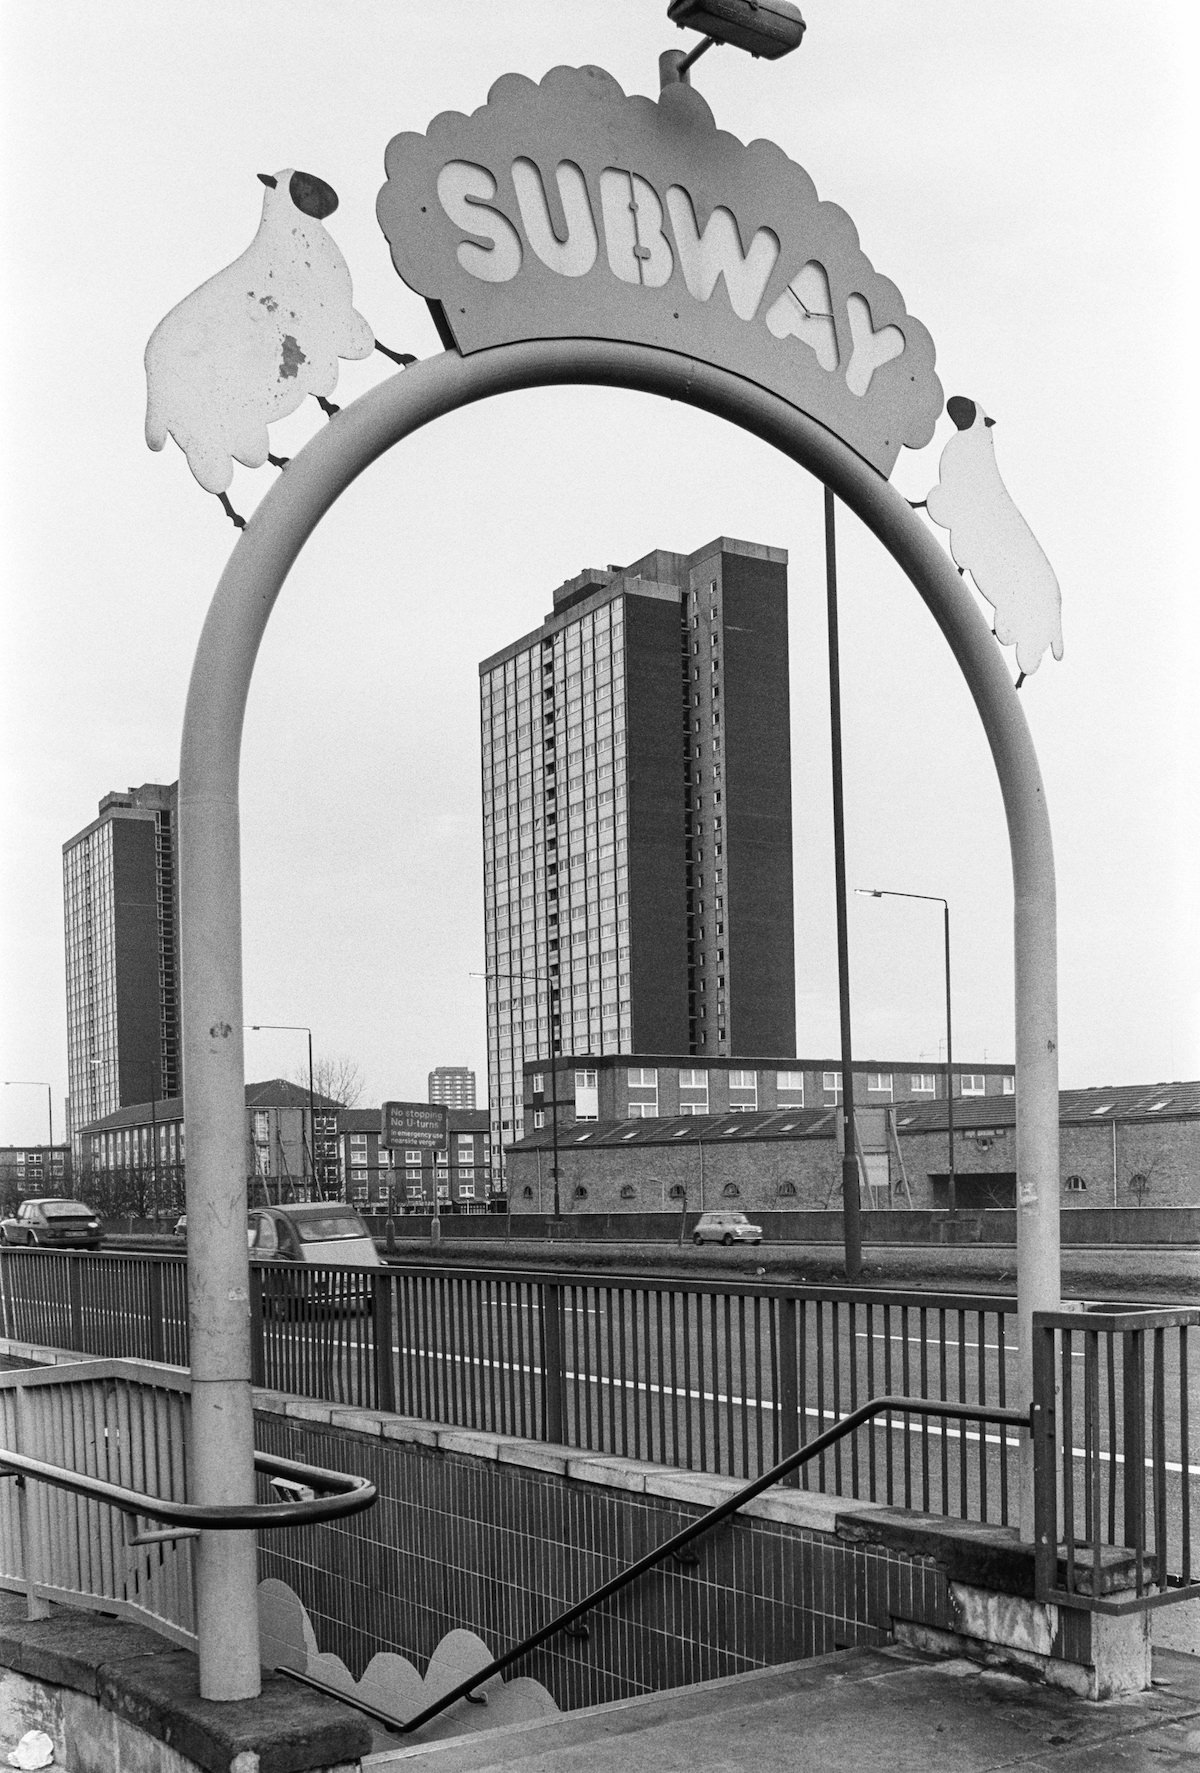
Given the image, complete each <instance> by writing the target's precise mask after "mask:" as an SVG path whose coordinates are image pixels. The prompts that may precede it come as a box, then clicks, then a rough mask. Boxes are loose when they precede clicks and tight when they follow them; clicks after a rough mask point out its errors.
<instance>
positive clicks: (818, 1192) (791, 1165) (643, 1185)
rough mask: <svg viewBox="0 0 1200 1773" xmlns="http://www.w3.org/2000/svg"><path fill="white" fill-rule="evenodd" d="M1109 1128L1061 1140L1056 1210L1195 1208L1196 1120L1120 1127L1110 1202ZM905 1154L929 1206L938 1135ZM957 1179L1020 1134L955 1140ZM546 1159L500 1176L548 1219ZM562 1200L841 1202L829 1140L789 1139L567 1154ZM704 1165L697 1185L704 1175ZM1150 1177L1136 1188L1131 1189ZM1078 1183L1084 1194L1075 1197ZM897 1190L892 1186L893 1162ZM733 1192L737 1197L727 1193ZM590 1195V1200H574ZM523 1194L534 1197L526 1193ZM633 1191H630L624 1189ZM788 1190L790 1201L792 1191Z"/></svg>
mask: <svg viewBox="0 0 1200 1773" xmlns="http://www.w3.org/2000/svg"><path fill="white" fill-rule="evenodd" d="M1113 1124H1114V1123H1113V1122H1111V1121H1102V1122H1099V1123H1098V1124H1096V1125H1094V1126H1087V1125H1083V1126H1081V1125H1078V1124H1068V1125H1065V1126H1064V1127H1063V1128H1062V1131H1061V1145H1060V1151H1061V1161H1060V1175H1061V1178H1062V1187H1061V1198H1062V1206H1063V1209H1064V1211H1069V1210H1070V1209H1072V1208H1076V1207H1097V1206H1099V1207H1107V1206H1113V1205H1116V1206H1120V1207H1136V1206H1137V1205H1139V1192H1140V1194H1141V1201H1140V1204H1143V1205H1145V1206H1155V1207H1192V1206H1200V1121H1196V1120H1163V1121H1154V1122H1142V1121H1137V1122H1130V1121H1126V1122H1118V1123H1116V1194H1115V1197H1114V1192H1113ZM901 1149H902V1150H903V1153H904V1163H905V1168H906V1170H907V1174H908V1184H909V1188H910V1190H911V1192H912V1201H913V1205H914V1206H915V1207H932V1206H934V1205H936V1204H938V1203H937V1201H936V1200H935V1195H934V1190H933V1188H932V1186H931V1183H930V1180H929V1178H930V1174H931V1173H932V1174H935V1175H942V1174H944V1173H945V1170H946V1155H947V1154H946V1135H945V1133H944V1132H934V1133H918V1134H903V1133H902V1134H901ZM955 1156H956V1169H957V1170H958V1172H959V1173H960V1174H964V1173H966V1174H995V1173H997V1172H1005V1171H1007V1172H1011V1171H1013V1170H1015V1168H1016V1131H1015V1129H1014V1128H1012V1127H1005V1128H1000V1129H998V1130H997V1131H996V1132H995V1133H994V1134H987V1135H985V1136H984V1137H967V1136H965V1135H963V1134H961V1133H960V1134H959V1135H958V1136H957V1137H956V1140H955ZM550 1165H551V1153H550V1151H549V1150H548V1149H547V1150H542V1151H520V1150H515V1151H511V1152H510V1153H509V1154H508V1177H509V1187H510V1192H511V1196H512V1211H513V1214H514V1215H516V1214H518V1213H521V1212H535V1213H536V1212H546V1211H549V1209H550V1207H551V1205H552V1202H553V1185H552V1182H551V1177H550ZM558 1165H559V1194H560V1198H561V1202H562V1208H563V1211H564V1212H587V1213H620V1212H630V1213H638V1212H662V1211H664V1210H668V1211H669V1210H670V1209H671V1207H672V1204H673V1203H676V1204H677V1202H678V1199H679V1197H678V1196H673V1195H672V1194H671V1190H672V1188H673V1187H676V1186H679V1187H683V1188H684V1189H685V1190H686V1198H687V1205H688V1208H689V1210H691V1211H699V1210H700V1209H701V1207H702V1206H703V1207H719V1206H733V1207H735V1208H738V1209H740V1210H741V1211H743V1212H747V1213H754V1212H766V1211H769V1210H772V1209H781V1208H782V1209H786V1208H791V1207H796V1208H814V1207H825V1206H826V1205H829V1206H836V1205H837V1204H838V1198H839V1197H838V1192H837V1189H838V1184H839V1182H840V1171H839V1159H838V1155H837V1151H836V1148H835V1145H834V1141H833V1140H832V1139H831V1138H820V1137H815V1138H807V1139H796V1140H783V1139H773V1140H755V1141H753V1142H749V1141H743V1140H742V1139H740V1138H739V1139H737V1140H733V1141H730V1142H728V1143H726V1144H724V1145H723V1144H722V1143H721V1141H720V1139H719V1138H717V1139H715V1140H713V1141H712V1142H706V1143H705V1144H703V1145H702V1146H701V1145H697V1144H695V1143H694V1142H693V1141H691V1140H686V1141H681V1142H680V1143H679V1144H678V1145H674V1146H672V1145H644V1144H636V1145H631V1146H630V1147H629V1148H628V1149H622V1148H621V1147H620V1145H616V1146H612V1145H606V1146H597V1147H594V1148H592V1149H590V1150H589V1149H588V1148H587V1147H586V1146H583V1147H580V1146H571V1145H564V1146H563V1147H561V1148H560V1151H559V1159H558ZM702 1168H703V1182H702V1179H701V1169H702ZM1139 1175H1140V1176H1144V1177H1146V1178H1147V1181H1146V1185H1145V1187H1144V1189H1140V1187H1134V1186H1131V1182H1132V1180H1133V1178H1134V1177H1135V1176H1139ZM1073 1176H1078V1177H1081V1178H1082V1180H1083V1181H1084V1182H1085V1183H1086V1187H1085V1188H1082V1189H1079V1188H1071V1187H1068V1185H1067V1179H1068V1178H1069V1177H1073ZM892 1181H893V1185H896V1184H898V1182H899V1171H898V1170H897V1169H896V1167H895V1164H894V1160H893V1168H892ZM730 1187H732V1188H735V1189H736V1190H737V1193H736V1194H727V1193H726V1189H728V1188H730ZM579 1188H584V1189H586V1191H587V1192H586V1194H584V1195H580V1194H578V1193H577V1192H576V1191H577V1189H579ZM526 1189H528V1190H529V1191H530V1192H529V1194H528V1195H526V1192H525V1191H526ZM629 1190H632V1193H630V1192H629ZM792 1191H794V1192H792Z"/></svg>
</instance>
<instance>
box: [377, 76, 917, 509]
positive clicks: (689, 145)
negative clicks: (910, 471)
mask: <svg viewBox="0 0 1200 1773" xmlns="http://www.w3.org/2000/svg"><path fill="white" fill-rule="evenodd" d="M386 169H387V183H386V184H385V185H384V187H383V189H382V190H381V191H380V193H379V199H378V203H377V205H376V209H377V213H378V216H379V222H380V226H381V227H382V228H383V232H384V234H385V235H386V237H387V241H388V244H389V246H390V247H391V252H392V261H393V263H394V264H395V267H396V269H397V271H398V272H399V273H400V276H401V277H402V278H403V279H404V281H405V282H406V283H407V284H408V285H409V286H410V287H411V288H412V289H414V290H415V291H416V292H417V293H418V294H419V295H422V296H424V297H425V298H426V299H427V300H428V301H429V303H430V306H431V307H432V309H433V312H434V316H435V318H436V319H437V322H438V326H439V330H440V331H441V334H442V337H443V340H444V341H445V343H446V344H447V345H451V344H452V345H454V346H455V347H457V349H458V350H459V351H462V352H464V353H469V352H472V351H480V350H485V349H487V348H488V347H489V346H494V345H499V344H505V343H508V342H510V341H513V340H517V339H535V338H601V339H617V340H622V339H628V340H633V341H635V342H638V343H644V344H649V345H657V346H660V347H664V348H666V349H668V350H673V351H679V352H682V353H684V354H685V355H688V356H692V357H696V358H699V359H701V360H702V361H704V362H707V363H712V364H716V365H719V366H723V367H725V368H727V369H731V370H734V371H735V372H736V373H738V374H739V375H743V376H746V377H747V378H749V379H750V380H751V381H754V382H757V383H758V384H760V385H761V386H762V387H764V388H766V389H769V390H771V391H772V392H774V393H776V394H778V395H781V396H782V397H783V398H784V399H785V400H788V401H790V402H791V404H792V405H794V406H796V407H799V408H800V409H801V410H802V411H804V412H806V413H808V414H810V415H811V416H812V417H813V418H815V419H817V420H819V421H820V423H822V424H823V425H826V426H828V428H829V429H830V430H831V431H834V432H836V434H837V435H838V436H839V437H841V438H842V439H843V440H844V441H845V442H846V443H848V444H849V445H850V447H851V448H852V449H854V450H857V452H858V453H859V455H861V456H863V457H864V458H865V459H866V460H867V461H868V462H870V463H871V465H872V466H873V467H875V468H876V469H878V470H879V472H880V473H881V474H884V475H887V474H890V472H891V470H892V467H893V465H894V463H895V460H896V457H897V455H898V454H899V452H900V449H901V448H902V447H908V448H910V449H919V448H921V447H922V446H923V445H924V444H926V443H928V442H929V439H930V438H931V437H932V435H933V428H934V424H935V422H936V420H937V417H938V414H939V413H940V411H941V408H942V389H941V384H940V383H939V381H938V378H937V376H936V375H935V373H934V367H933V364H934V349H933V341H932V339H931V338H930V336H929V334H928V332H927V331H926V330H925V328H924V327H923V326H922V325H921V323H920V321H918V320H914V319H913V318H912V316H911V315H909V314H908V313H906V311H905V307H904V300H903V297H902V296H901V294H900V292H899V290H898V289H897V288H896V286H895V284H894V283H891V282H889V280H888V279H887V278H886V277H881V276H879V274H878V273H877V272H876V271H875V270H874V269H873V268H872V266H871V263H870V261H869V260H868V259H867V258H866V256H865V255H864V254H863V252H862V251H861V250H860V248H859V244H858V234H857V231H856V229H855V227H854V223H853V222H852V221H851V220H850V217H849V216H848V215H847V214H846V212H845V211H844V210H843V209H840V208H838V206H837V205H836V204H834V203H822V202H820V201H819V199H818V197H817V193H816V190H815V188H814V186H813V182H812V180H811V179H810V178H809V176H808V174H807V173H806V172H805V171H804V169H803V168H802V167H800V166H797V165H796V163H795V162H794V161H792V160H789V159H788V157H787V155H786V154H784V152H783V150H782V149H781V148H778V147H776V146H775V145H774V143H772V142H767V141H755V142H750V143H749V144H748V145H747V144H745V143H743V142H740V141H738V139H737V138H736V136H732V135H730V134H728V133H727V132H726V131H724V130H719V129H717V127H716V124H715V123H714V121H713V116H712V112H711V111H710V110H709V108H708V106H707V104H706V103H705V102H704V100H703V98H702V97H701V96H700V94H699V93H698V92H696V91H695V90H694V89H693V88H691V87H689V86H686V85H683V84H675V85H671V86H668V87H667V88H666V89H665V90H664V92H663V93H662V95H661V97H660V98H659V99H658V101H657V102H655V101H654V100H652V99H648V98H639V97H629V98H627V97H626V95H625V93H624V92H623V91H622V90H621V88H620V86H619V85H618V84H617V82H616V81H615V80H614V79H613V78H612V76H611V75H610V74H606V73H605V72H604V70H603V69H602V68H590V67H589V68H554V69H552V70H551V72H550V73H549V74H547V75H546V77H545V79H544V80H542V81H541V83H540V84H535V83H534V82H533V81H532V80H528V79H526V78H525V77H524V75H521V74H505V75H504V76H503V77H502V78H501V79H500V80H498V81H497V82H496V84H495V85H494V86H493V87H492V89H491V92H490V93H489V94H488V102H487V104H486V105H484V106H483V107H482V108H481V109H480V110H478V111H476V112H475V113H474V114H473V115H472V116H471V117H464V116H463V115H461V114H460V113H458V112H451V111H447V112H443V113H442V115H441V116H439V117H435V118H434V120H433V122H432V123H431V124H430V126H429V129H428V131H427V132H426V134H425V135H416V134H412V133H408V134H404V135H398V136H396V137H394V138H393V140H392V141H391V142H390V143H389V145H388V150H387V157H386Z"/></svg>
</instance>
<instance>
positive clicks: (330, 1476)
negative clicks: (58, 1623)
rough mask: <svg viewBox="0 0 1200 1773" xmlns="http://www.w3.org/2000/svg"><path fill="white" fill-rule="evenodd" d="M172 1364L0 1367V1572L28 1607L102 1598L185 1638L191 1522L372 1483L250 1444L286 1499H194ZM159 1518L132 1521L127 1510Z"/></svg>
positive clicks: (313, 1509) (321, 1507)
mask: <svg viewBox="0 0 1200 1773" xmlns="http://www.w3.org/2000/svg"><path fill="white" fill-rule="evenodd" d="M188 1405H189V1395H188V1380H187V1377H186V1375H184V1374H180V1373H172V1372H170V1371H169V1370H163V1371H158V1372H153V1373H151V1372H147V1371H146V1370H145V1369H143V1368H140V1367H138V1366H137V1365H136V1364H135V1363H133V1362H126V1361H109V1360H96V1361H88V1362H86V1363H81V1364H80V1365H78V1366H59V1367H53V1368H35V1369H32V1370H29V1371H24V1372H10V1373H4V1374H0V1479H11V1480H13V1481H14V1485H15V1491H16V1506H15V1507H13V1508H7V1507H4V1508H0V1586H10V1587H17V1588H19V1589H23V1590H24V1591H25V1593H26V1596H27V1598H28V1605H29V1611H30V1616H31V1617H34V1618H37V1617H44V1616H45V1614H46V1612H47V1610H48V1605H47V1603H48V1602H49V1601H50V1600H57V1601H65V1602H68V1603H70V1604H73V1605H77V1606H78V1605H83V1606H93V1607H94V1606H97V1605H100V1606H102V1607H105V1608H109V1609H113V1610H116V1611H118V1612H121V1613H124V1614H126V1615H128V1616H131V1617H135V1618H138V1619H141V1620H143V1621H144V1622H145V1623H146V1624H149V1625H151V1626H153V1627H154V1628H155V1629H156V1630H158V1631H160V1632H163V1633H165V1634H166V1635H167V1636H169V1637H172V1638H174V1639H175V1640H176V1641H178V1642H182V1643H185V1644H189V1645H191V1644H194V1594H193V1579H192V1567H191V1557H190V1547H189V1546H188V1544H187V1542H188V1541H189V1540H190V1539H194V1538H195V1537H196V1536H197V1534H198V1533H199V1531H200V1530H201V1529H205V1530H214V1531H231V1530H234V1529H242V1528H273V1527H294V1526H304V1525H310V1524H315V1523H318V1522H321V1521H328V1520H333V1519H336V1518H339V1517H341V1516H344V1515H348V1514H356V1513H358V1512H360V1511H361V1510H362V1509H365V1508H369V1507H370V1506H371V1504H372V1503H373V1502H374V1500H375V1486H374V1485H373V1484H371V1483H370V1482H368V1481H367V1480H366V1479H365V1478H361V1477H357V1476H354V1475H351V1474H348V1473H344V1472H334V1471H329V1470H326V1469H325V1468H323V1467H319V1466H311V1465H306V1464H301V1463H298V1462H297V1461H295V1460H291V1459H283V1458H279V1457H277V1456H276V1455H274V1454H268V1453H258V1454H256V1455H255V1470H256V1471H257V1472H259V1473H260V1474H261V1475H262V1476H263V1477H264V1478H265V1479H267V1480H268V1481H272V1482H276V1483H277V1485H278V1488H279V1489H282V1490H283V1491H285V1492H288V1493H290V1494H291V1497H292V1499H291V1500H288V1501H275V1502H255V1503H248V1504H245V1505H242V1506H236V1507H234V1506H227V1507H209V1508H204V1507H200V1506H198V1505H197V1504H195V1503H191V1502H189V1501H188V1500H187V1437H188V1421H189V1409H188ZM143 1520H149V1521H155V1522H159V1523H163V1526H162V1527H161V1528H159V1529H156V1530H151V1531H146V1530H144V1528H142V1526H141V1525H140V1523H141V1521H143Z"/></svg>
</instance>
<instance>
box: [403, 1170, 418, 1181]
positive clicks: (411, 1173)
mask: <svg viewBox="0 0 1200 1773" xmlns="http://www.w3.org/2000/svg"><path fill="white" fill-rule="evenodd" d="M404 1180H405V1181H406V1182H419V1181H420V1180H421V1172H420V1170H405V1172H404Z"/></svg>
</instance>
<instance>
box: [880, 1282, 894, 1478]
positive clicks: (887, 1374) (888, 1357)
mask: <svg viewBox="0 0 1200 1773" xmlns="http://www.w3.org/2000/svg"><path fill="white" fill-rule="evenodd" d="M883 1389H884V1392H885V1393H886V1394H887V1395H888V1396H891V1393H892V1308H891V1306H890V1305H889V1304H885V1305H884V1308H883ZM883 1423H884V1435H885V1437H886V1438H885V1440H884V1443H883V1456H884V1469H885V1472H886V1474H887V1503H888V1507H889V1508H891V1507H892V1506H893V1505H894V1503H895V1500H896V1494H895V1468H894V1462H893V1450H892V1436H893V1423H892V1412H891V1411H890V1410H888V1411H887V1413H886V1414H885V1416H884V1418H883Z"/></svg>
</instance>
